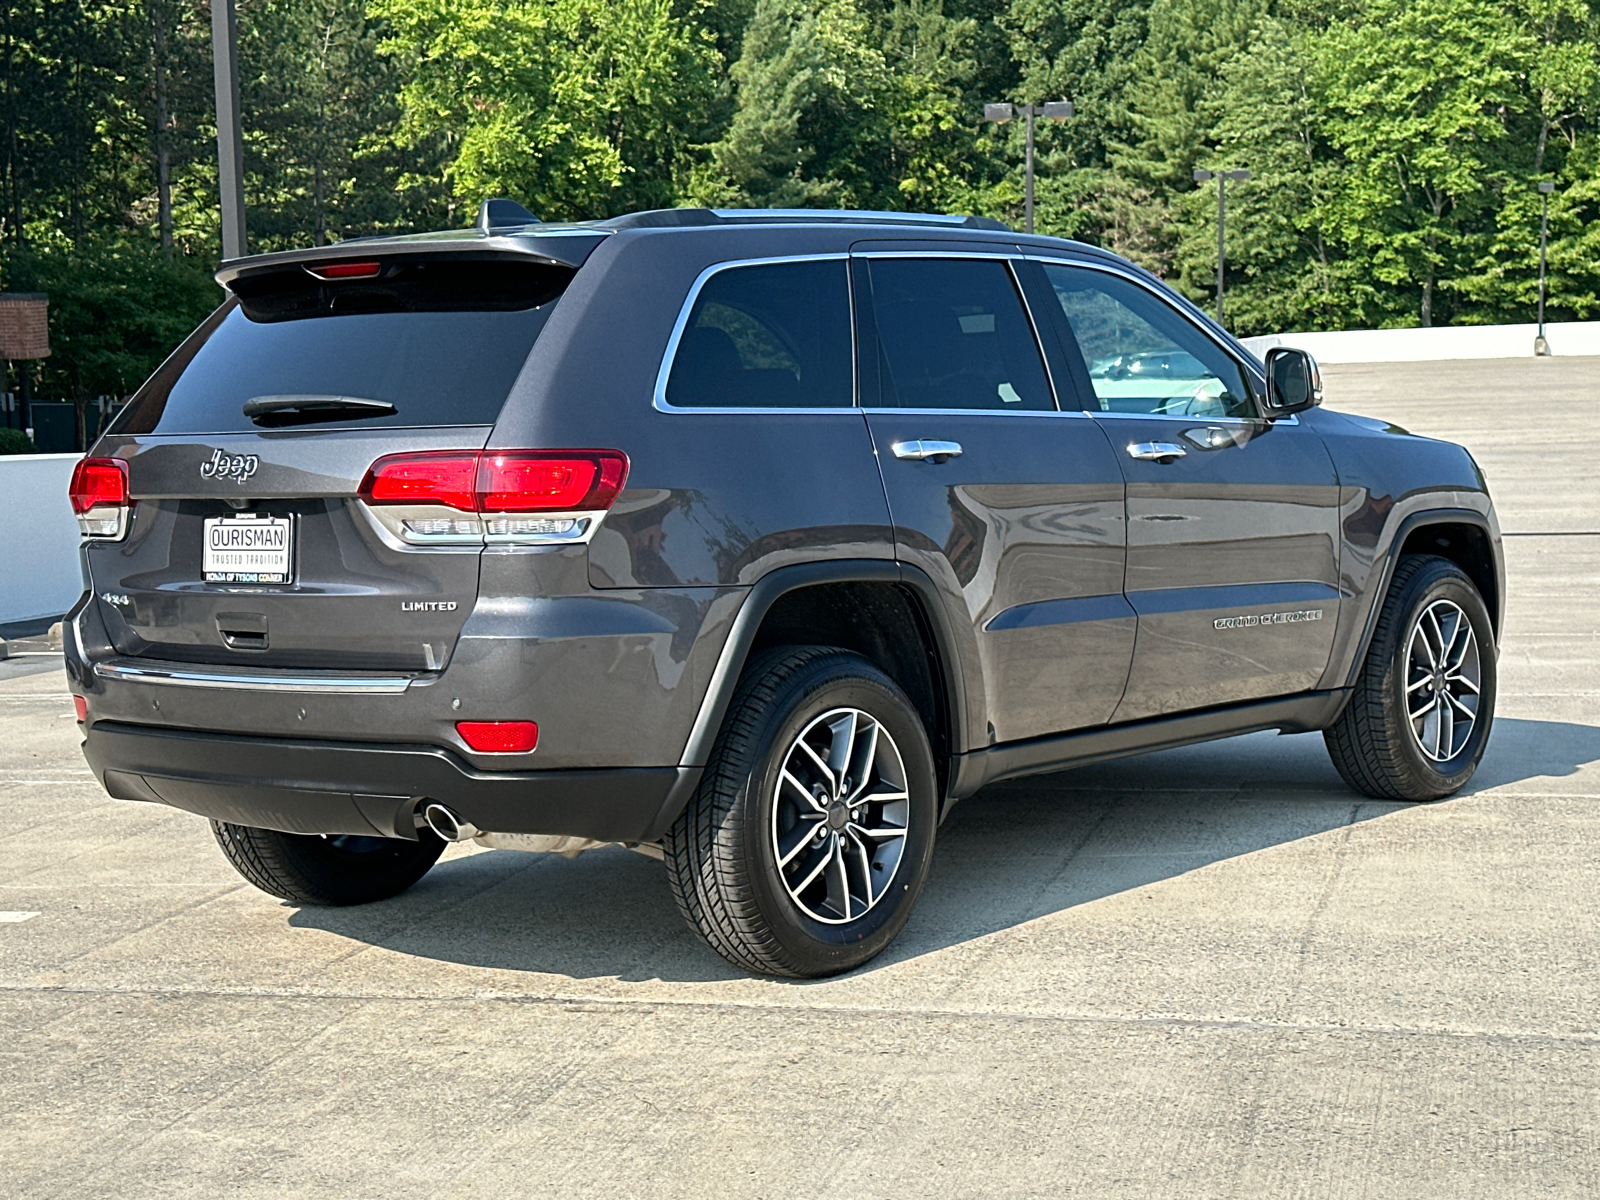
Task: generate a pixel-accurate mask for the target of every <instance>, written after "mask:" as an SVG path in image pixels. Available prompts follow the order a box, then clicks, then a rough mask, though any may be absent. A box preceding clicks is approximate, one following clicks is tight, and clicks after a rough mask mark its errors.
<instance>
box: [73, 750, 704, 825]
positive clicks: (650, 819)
mask: <svg viewBox="0 0 1600 1200" xmlns="http://www.w3.org/2000/svg"><path fill="white" fill-rule="evenodd" d="M84 753H85V755H86V756H87V757H88V759H89V765H90V767H92V768H93V770H94V773H95V775H96V776H98V777H99V779H100V782H101V783H102V784H103V785H104V787H105V789H106V791H107V792H109V793H110V794H111V795H112V796H114V797H115V798H117V799H119V800H143V801H147V802H152V803H158V804H169V805H171V806H173V807H174V808H181V809H185V810H187V811H189V812H193V813H198V814H199V815H201V816H203V817H210V818H212V819H214V820H218V821H228V822H231V823H233V824H236V825H249V826H254V827H256V828H260V829H278V830H282V831H284V832H287V833H313V834H315V833H326V834H340V833H346V834H351V833H353V834H366V835H373V834H376V835H379V836H383V837H405V838H415V837H416V836H417V835H416V826H415V820H414V815H415V813H416V810H417V807H418V805H419V804H420V803H421V802H422V801H423V800H437V801H439V802H440V803H442V804H446V805H449V807H450V808H451V809H453V810H454V811H455V812H456V813H457V814H458V815H459V816H460V817H461V819H462V820H464V821H468V822H470V823H471V824H473V825H476V826H477V827H478V828H479V829H482V830H485V831H493V832H495V833H544V834H564V835H566V836H568V837H582V838H593V839H595V840H596V841H609V842H649V841H655V840H656V839H657V838H659V837H661V835H662V834H663V833H665V832H666V827H667V826H668V825H670V824H671V822H672V820H673V818H674V817H676V815H677V814H678V812H679V811H681V809H682V808H683V804H684V802H685V801H686V800H687V798H688V796H689V794H690V793H691V792H692V791H693V790H694V788H695V787H696V786H697V785H698V784H699V779H700V770H699V769H698V768H690V767H643V768H632V769H605V770H547V771H484V770H479V769H476V768H474V767H472V766H470V765H468V764H467V763H465V762H464V761H462V760H461V759H460V758H458V757H457V756H456V755H454V754H452V753H451V752H450V751H448V750H444V749H440V748H438V747H433V746H391V745H373V744H365V743H359V742H323V741H315V740H291V739H287V738H258V737H240V736H236V735H228V734H218V733H197V732H187V731H183V730H175V729H168V728H162V727H155V726H148V725H136V724H132V723H128V722H120V721H97V722H95V723H94V724H93V725H91V726H89V729H88V733H87V740H86V741H85V743H84Z"/></svg>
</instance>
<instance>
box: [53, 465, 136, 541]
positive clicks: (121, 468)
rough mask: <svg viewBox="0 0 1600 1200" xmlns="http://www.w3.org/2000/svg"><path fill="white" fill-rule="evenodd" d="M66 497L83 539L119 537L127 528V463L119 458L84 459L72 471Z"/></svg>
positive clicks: (128, 502)
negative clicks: (70, 502)
mask: <svg viewBox="0 0 1600 1200" xmlns="http://www.w3.org/2000/svg"><path fill="white" fill-rule="evenodd" d="M67 497H68V499H70V500H71V501H72V511H73V512H74V513H76V514H77V517H78V530H79V532H81V533H82V534H83V536H84V537H92V538H120V537H121V536H122V535H123V534H124V533H125V532H127V527H128V507H129V504H130V503H131V501H130V500H129V498H128V464H127V463H126V462H124V461H123V460H122V459H120V458H85V459H81V460H80V461H79V462H78V465H77V466H75V467H73V468H72V482H71V483H70V484H68V485H67Z"/></svg>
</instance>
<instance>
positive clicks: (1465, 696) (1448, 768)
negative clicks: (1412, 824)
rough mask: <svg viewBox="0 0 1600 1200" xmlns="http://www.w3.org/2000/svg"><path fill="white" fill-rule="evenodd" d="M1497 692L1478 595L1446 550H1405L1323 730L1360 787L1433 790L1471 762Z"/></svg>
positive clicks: (1478, 754)
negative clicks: (1355, 672)
mask: <svg viewBox="0 0 1600 1200" xmlns="http://www.w3.org/2000/svg"><path fill="white" fill-rule="evenodd" d="M1494 699H1495V646H1494V627H1493V625H1492V624H1491V623H1490V621H1489V612H1488V609H1487V608H1486V607H1485V605H1484V603H1483V597H1482V596H1480V595H1479V594H1478V589H1477V588H1476V587H1475V586H1473V583H1472V580H1471V579H1469V578H1468V577H1467V575H1466V573H1465V572H1464V571H1462V570H1461V568H1460V567H1458V566H1456V564H1455V563H1453V562H1451V561H1450V560H1449V559H1446V558H1439V557H1436V556H1433V555H1416V556H1407V557H1406V558H1404V559H1402V560H1401V561H1400V565H1399V566H1398V567H1396V568H1395V572H1394V579H1393V580H1392V581H1391V582H1390V584H1389V594H1388V595H1387V596H1385V597H1384V601H1383V609H1382V611H1381V612H1380V614H1379V616H1378V626H1377V629H1376V630H1375V631H1374V633H1373V635H1372V644H1371V646H1369V647H1368V649H1367V657H1366V660H1365V661H1364V662H1363V664H1362V667H1361V674H1360V675H1359V676H1357V678H1356V686H1355V691H1354V694H1353V695H1352V696H1351V697H1350V703H1349V704H1348V705H1346V707H1345V710H1344V712H1343V713H1342V714H1341V715H1340V717H1339V719H1338V721H1336V722H1335V723H1334V724H1333V725H1332V726H1331V727H1329V728H1328V729H1326V730H1324V731H1323V739H1324V740H1325V741H1326V743H1327V746H1328V753H1329V755H1330V756H1331V757H1332V759H1333V765H1334V766H1335V767H1337V768H1338V770H1339V774H1340V775H1341V776H1343V777H1344V781H1345V782H1346V783H1348V784H1349V785H1350V786H1351V787H1353V788H1354V789H1356V790H1357V791H1358V792H1364V793H1366V794H1367V795H1369V796H1375V797H1378V798H1380V799H1385V800H1438V799H1441V798H1442V797H1444V796H1448V795H1450V794H1452V793H1453V792H1456V791H1458V790H1459V789H1460V788H1461V787H1462V786H1464V785H1465V784H1466V782H1467V780H1469V779H1471V778H1472V773H1473V772H1474V771H1475V770H1477V767H1478V760H1479V759H1481V758H1482V757H1483V751H1484V748H1485V746H1487V745H1488V741H1489V727H1490V725H1491V724H1492V723H1493V721H1494Z"/></svg>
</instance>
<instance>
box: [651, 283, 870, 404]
mask: <svg viewBox="0 0 1600 1200" xmlns="http://www.w3.org/2000/svg"><path fill="white" fill-rule="evenodd" d="M854 387H855V383H854V378H853V371H852V367H851V339H850V285H849V282H848V278H847V275H846V271H845V262H844V260H843V259H823V260H808V261H801V262H778V263H754V264H751V265H750V266H734V267H729V268H727V269H725V270H722V271H718V272H717V273H716V274H715V275H712V276H711V277H710V278H709V279H707V280H706V281H705V283H704V284H703V285H702V286H701V289H700V294H699V295H698V296H697V297H696V298H695V302H694V308H693V309H692V310H691V311H690V313H689V319H688V321H687V322H686V323H685V325H684V328H683V332H682V334H681V335H680V336H679V338H678V345H677V349H676V351H675V352H674V354H673V358H672V370H671V373H670V374H669V375H668V377H667V388H666V402H667V403H668V404H669V405H671V406H672V407H674V408H849V407H851V406H852V405H853V404H854V403H855V399H854V395H853V392H854Z"/></svg>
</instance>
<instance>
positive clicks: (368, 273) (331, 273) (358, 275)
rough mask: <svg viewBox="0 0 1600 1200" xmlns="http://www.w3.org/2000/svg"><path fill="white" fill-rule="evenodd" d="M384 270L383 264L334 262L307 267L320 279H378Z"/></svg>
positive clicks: (308, 270)
mask: <svg viewBox="0 0 1600 1200" xmlns="http://www.w3.org/2000/svg"><path fill="white" fill-rule="evenodd" d="M382 270H383V264H382V263H375V262H332V263H318V264H317V265H316V266H307V267H306V271H307V272H308V273H309V274H312V275H315V276H316V277H317V278H318V279H328V280H332V279H376V278H377V276H378V273H379V272H380V271H382Z"/></svg>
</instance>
